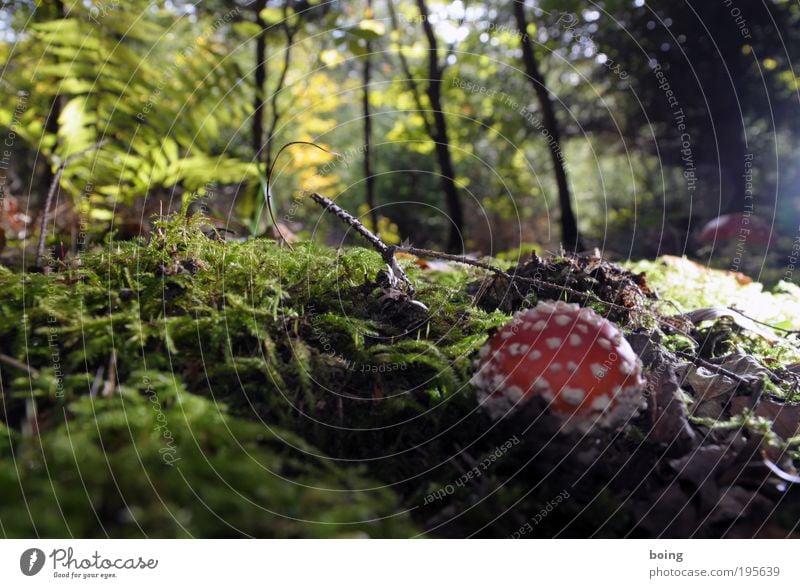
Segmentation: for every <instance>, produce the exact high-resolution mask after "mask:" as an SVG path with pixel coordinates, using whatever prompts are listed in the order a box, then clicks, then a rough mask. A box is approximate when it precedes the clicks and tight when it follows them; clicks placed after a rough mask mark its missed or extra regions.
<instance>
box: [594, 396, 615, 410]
mask: <svg viewBox="0 0 800 588" xmlns="http://www.w3.org/2000/svg"><path fill="white" fill-rule="evenodd" d="M610 405H611V398H609V397H608V396H607V395H605V394H602V395H600V396H597V397H596V398H593V399H592V408H593V409H595V410H605V409H606V408H608V407H609V406H610Z"/></svg>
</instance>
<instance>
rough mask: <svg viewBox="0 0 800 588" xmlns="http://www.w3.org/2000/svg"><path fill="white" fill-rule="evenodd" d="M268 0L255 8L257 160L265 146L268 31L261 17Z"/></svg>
mask: <svg viewBox="0 0 800 588" xmlns="http://www.w3.org/2000/svg"><path fill="white" fill-rule="evenodd" d="M266 6H267V0H256V1H255V3H254V4H253V10H254V11H255V14H256V24H257V25H258V27H259V29H261V30H260V31H259V33H258V37H257V38H256V55H255V57H256V67H255V71H254V72H253V73H254V76H255V97H254V98H253V154H254V157H255V159H256V162H258V161H260V159H261V149H262V147H263V146H264V94H265V91H266V90H265V87H264V86H265V83H266V81H267V63H266V59H267V32H266V23H265V22H264V19H262V18H261V11H262V10H263V9H264V8H266Z"/></svg>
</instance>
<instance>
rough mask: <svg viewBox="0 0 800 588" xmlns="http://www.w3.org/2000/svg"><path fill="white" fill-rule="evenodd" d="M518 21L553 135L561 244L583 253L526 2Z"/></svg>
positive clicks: (528, 68) (519, 0) (517, 1)
mask: <svg viewBox="0 0 800 588" xmlns="http://www.w3.org/2000/svg"><path fill="white" fill-rule="evenodd" d="M514 17H515V19H516V21H517V29H518V30H519V38H520V44H521V45H522V62H523V65H524V67H525V73H526V74H527V76H528V79H529V80H530V81H531V84H532V85H533V90H534V91H535V92H536V97H537V98H538V100H539V106H540V108H541V109H542V125H543V126H544V128H545V130H546V131H547V132H548V133H549V134H550V140H549V141H548V142H547V146H548V148H549V150H550V159H551V160H552V162H553V172H554V174H555V178H556V186H557V187H558V204H559V208H560V212H561V242H562V244H563V246H564V247H565V248H566V249H569V250H573V251H580V250H582V249H583V243H582V239H581V236H580V233H579V232H578V223H577V221H576V220H575V213H574V212H573V210H572V200H571V197H570V191H569V181H568V179H567V168H566V166H565V165H564V154H563V151H562V150H561V133H560V132H559V128H558V121H557V120H556V114H555V111H554V110H553V102H552V101H551V100H550V93H549V92H548V90H547V85H546V84H545V80H544V76H543V75H542V72H541V70H540V68H539V62H538V61H537V59H536V54H535V53H534V51H533V43H532V42H531V40H530V38H529V37H528V34H527V31H528V19H527V17H526V16H525V3H524V1H523V0H514Z"/></svg>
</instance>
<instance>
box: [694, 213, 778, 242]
mask: <svg viewBox="0 0 800 588" xmlns="http://www.w3.org/2000/svg"><path fill="white" fill-rule="evenodd" d="M740 236H741V238H742V239H746V240H747V241H749V242H751V243H753V244H755V245H768V244H769V243H770V241H771V240H772V227H771V226H770V225H769V223H768V222H767V221H765V220H764V219H762V218H761V217H759V216H756V215H754V214H747V215H745V214H743V213H740V212H735V213H731V214H723V215H721V216H718V217H716V218H712V219H711V220H710V221H708V222H707V223H706V224H705V225H703V228H702V229H700V234H699V235H698V236H697V238H698V240H699V241H701V242H703V243H713V242H714V241H733V240H734V239H737V238H739V237H740Z"/></svg>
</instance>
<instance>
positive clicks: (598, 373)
mask: <svg viewBox="0 0 800 588" xmlns="http://www.w3.org/2000/svg"><path fill="white" fill-rule="evenodd" d="M589 369H590V370H592V375H593V376H594V377H595V378H598V379H600V378H602V377H603V376H605V375H606V373H608V370H607V369H606V367H605V366H604V365H600V364H599V363H593V364H591V365H590V366H589Z"/></svg>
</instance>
